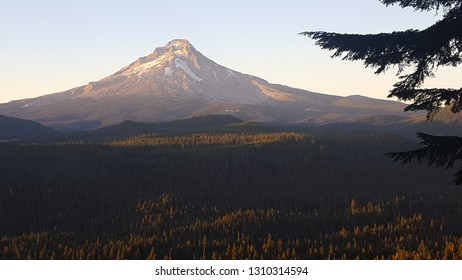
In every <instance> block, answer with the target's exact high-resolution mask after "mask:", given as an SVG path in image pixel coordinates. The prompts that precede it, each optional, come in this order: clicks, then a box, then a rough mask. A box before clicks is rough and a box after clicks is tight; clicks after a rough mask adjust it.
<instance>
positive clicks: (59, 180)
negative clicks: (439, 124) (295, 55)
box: [0, 132, 462, 259]
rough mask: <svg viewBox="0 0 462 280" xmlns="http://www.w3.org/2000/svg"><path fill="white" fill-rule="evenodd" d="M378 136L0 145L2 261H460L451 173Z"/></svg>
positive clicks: (461, 232) (461, 206)
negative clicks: (402, 158)
mask: <svg viewBox="0 0 462 280" xmlns="http://www.w3.org/2000/svg"><path fill="white" fill-rule="evenodd" d="M415 146H416V144H415V143H413V142H411V141H409V140H406V139H404V138H402V137H399V136H395V135H392V134H384V133H376V132H374V133H370V132H335V133H328V132H316V133H284V132H277V133H249V132H247V133H245V134H242V133H223V132H220V133H218V132H217V133H212V132H210V133H207V134H204V133H203V134H200V133H199V134H183V135H179V136H173V135H169V136H166V135H155V134H143V135H139V136H135V137H132V138H127V139H119V140H114V141H107V142H98V143H95V142H64V143H54V144H43V143H41V144H33V143H32V144H31V143H28V144H27V143H3V144H0V258H2V259H462V237H461V236H462V223H461V222H460V221H461V220H462V189H461V188H460V187H458V186H455V185H453V184H452V182H451V179H452V175H451V174H452V173H451V172H453V171H454V170H449V171H445V170H443V169H436V168H427V167H425V166H422V165H418V164H409V165H401V164H399V163H395V162H393V160H392V159H390V158H389V157H387V156H385V153H387V152H390V151H400V150H404V149H409V148H414V147H415Z"/></svg>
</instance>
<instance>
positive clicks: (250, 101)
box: [0, 40, 404, 130]
mask: <svg viewBox="0 0 462 280" xmlns="http://www.w3.org/2000/svg"><path fill="white" fill-rule="evenodd" d="M307 78H309V77H307ZM403 107H404V106H403V104H401V103H398V102H393V101H384V100H376V99H371V98H366V97H362V96H352V97H339V96H333V95H325V94H319V93H313V92H309V91H306V90H300V89H295V88H290V87H287V86H282V85H274V84H270V83H268V82H267V81H265V80H263V79H261V78H258V77H255V76H251V75H246V74H242V73H240V72H237V71H235V70H232V69H229V68H226V67H224V66H221V65H219V64H217V63H215V62H213V61H212V60H210V59H208V58H207V57H205V56H204V55H202V54H201V53H200V52H199V51H197V50H196V49H195V48H194V47H193V46H192V45H191V44H190V43H189V42H188V41H187V40H173V41H171V42H169V43H168V44H167V45H165V46H164V47H159V48H156V49H155V51H154V52H153V53H151V54H150V55H148V56H145V57H141V58H139V59H138V60H136V61H135V62H133V63H132V64H130V65H128V66H127V67H124V68H122V69H120V70H119V71H117V72H116V73H114V74H113V75H110V76H108V77H106V78H103V79H101V80H99V81H97V82H90V83H89V84H87V85H85V86H81V87H77V88H74V89H71V90H67V91H64V92H60V93H54V94H49V95H44V96H41V97H37V98H31V99H24V100H18V101H12V102H9V103H6V104H0V114H5V115H9V116H15V117H21V118H25V119H31V120H35V121H38V122H40V123H42V124H44V125H47V126H51V127H54V128H58V129H67V130H81V129H93V128H98V127H101V126H106V125H110V124H115V123H119V122H122V121H125V120H135V121H144V122H156V121H168V120H173V119H177V118H184V117H189V116H192V115H198V114H231V115H234V116H236V117H238V118H241V119H244V120H254V121H273V122H313V121H332V120H335V119H338V118H353V117H358V116H367V115H371V114H392V113H394V114H401V113H402V108H403Z"/></svg>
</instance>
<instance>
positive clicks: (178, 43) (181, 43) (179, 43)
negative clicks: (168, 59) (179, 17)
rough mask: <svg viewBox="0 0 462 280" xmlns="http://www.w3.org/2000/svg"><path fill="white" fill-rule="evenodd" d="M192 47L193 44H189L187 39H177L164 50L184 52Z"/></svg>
mask: <svg viewBox="0 0 462 280" xmlns="http://www.w3.org/2000/svg"><path fill="white" fill-rule="evenodd" d="M191 47H192V45H191V43H189V41H188V40H186V39H175V40H172V41H170V42H168V43H167V45H165V47H164V48H172V49H174V50H184V49H190V48H191Z"/></svg>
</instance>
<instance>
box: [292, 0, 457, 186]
mask: <svg viewBox="0 0 462 280" xmlns="http://www.w3.org/2000/svg"><path fill="white" fill-rule="evenodd" d="M381 2H382V3H383V4H385V5H387V6H388V5H394V4H398V5H400V6H401V7H403V8H405V7H411V8H414V9H415V10H416V11H426V10H427V11H428V10H440V11H443V18H442V19H441V20H439V21H437V22H436V23H435V24H433V25H432V26H430V27H428V28H427V29H425V30H406V31H399V32H392V33H380V34H366V35H360V34H339V33H331V32H323V31H316V32H303V33H301V35H306V36H308V37H310V38H312V39H314V40H315V41H316V44H317V45H319V46H320V47H321V48H323V49H327V50H331V51H334V54H333V55H332V57H341V58H342V59H344V60H351V61H355V60H363V61H364V65H365V66H366V67H371V68H373V69H375V73H376V74H380V73H383V72H385V71H386V70H387V69H389V68H390V67H391V66H394V67H397V69H398V73H397V75H398V76H399V81H398V82H397V83H396V84H394V87H393V89H392V90H391V91H390V94H389V95H388V97H396V98H398V99H399V100H403V101H412V103H411V104H410V105H408V106H407V107H406V108H405V111H418V110H426V111H427V118H428V119H432V118H433V117H434V116H435V115H436V114H437V113H438V112H439V110H440V109H441V108H443V107H448V108H450V110H451V111H452V112H453V113H459V112H460V110H461V109H462V88H460V89H449V88H422V85H423V82H424V81H425V79H426V78H428V77H433V76H434V73H435V71H436V69H437V68H438V67H444V66H453V67H456V66H458V65H459V64H460V63H462V1H460V0H381ZM408 69H412V70H413V71H412V70H411V71H410V73H409V74H403V73H404V70H408ZM419 136H420V137H421V139H422V143H421V145H422V146H423V147H422V148H421V149H418V150H414V151H409V152H399V153H389V155H390V156H392V157H393V158H394V159H395V160H398V161H402V162H408V161H411V160H413V159H416V160H418V161H419V162H422V161H427V163H428V165H435V166H446V167H452V166H453V165H454V163H455V162H456V161H458V160H461V159H462V138H460V137H436V136H432V135H426V134H419ZM455 177H456V178H455V180H454V182H455V183H456V184H459V185H460V184H462V168H460V170H459V171H458V172H457V174H456V176H455Z"/></svg>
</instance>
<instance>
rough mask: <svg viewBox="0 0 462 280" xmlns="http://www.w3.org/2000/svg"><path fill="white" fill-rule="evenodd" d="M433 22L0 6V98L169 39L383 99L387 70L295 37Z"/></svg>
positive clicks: (188, 4)
mask: <svg viewBox="0 0 462 280" xmlns="http://www.w3.org/2000/svg"><path fill="white" fill-rule="evenodd" d="M439 18H440V15H438V14H437V13H436V12H435V11H431V12H425V13H421V12H414V11H413V10H412V9H401V8H399V7H386V6H384V5H382V4H381V3H380V2H379V1H375V0H350V1H343V0H323V1H314V0H309V1H295V0H287V1H272V0H265V1H263V0H255V1H241V0H234V1H212V0H197V1H189V0H188V1H186V0H178V1H142V0H131V1H118V0H114V1H103V0H98V1H94V0H92V1H90V0H80V1H58V0H43V1H33V0H17V1H7V0H0V27H1V29H2V36H1V37H0V43H1V44H0V45H1V47H0V50H1V51H0V76H1V79H0V102H7V101H10V100H14V99H23V98H28V97H34V96H39V95H44V94H48V93H53V92H59V91H63V90H67V89H70V88H73V87H77V86H81V85H84V84H87V83H88V82H90V81H96V80H99V79H101V78H102V77H106V76H108V75H110V74H112V73H114V72H115V71H117V70H119V69H120V68H122V67H124V66H125V65H128V64H129V63H130V62H132V61H134V60H136V59H137V58H138V57H140V56H143V55H146V54H147V53H151V52H152V51H153V50H154V49H155V48H156V47H158V46H163V45H165V43H166V42H168V41H170V40H172V39H176V38H185V39H188V40H189V41H190V42H191V43H192V44H193V45H194V46H195V47H196V48H197V49H199V50H200V51H201V52H202V53H203V54H204V55H206V56H207V57H209V58H211V59H213V60H214V61H216V62H217V63H220V64H222V65H226V66H227V67H230V68H232V69H235V70H238V71H240V72H243V73H247V74H252V75H255V76H259V77H262V78H264V79H267V80H268V81H269V82H272V83H280V84H285V85H288V86H292V87H298V88H302V89H307V90H311V91H317V92H322V93H329V94H337V95H351V94H361V95H365V96H370V97H375V98H386V95H387V92H388V90H389V89H391V87H392V85H393V83H394V82H396V77H395V72H396V71H394V70H393V69H392V70H390V71H389V72H388V74H386V75H380V76H376V75H374V74H373V71H372V70H371V69H365V68H364V66H363V65H362V64H361V63H360V62H357V63H352V62H346V61H341V60H338V59H334V60H332V59H330V55H331V53H329V52H327V51H323V50H321V49H320V48H319V47H317V46H315V45H314V44H313V41H311V40H310V39H308V38H306V37H303V36H299V35H297V34H298V33H299V32H302V31H316V30H326V31H335V32H342V33H379V32H391V31H394V30H405V29H423V28H426V27H428V26H430V25H431V24H433V23H434V22H435V21H436V20H438V19H439ZM461 74H462V71H461V70H460V69H441V70H439V71H438V72H437V79H435V80H433V81H430V82H429V83H428V86H438V87H440V86H442V87H457V88H458V87H460V85H458V83H457V82H458V81H459V80H460V79H459V77H460V76H461Z"/></svg>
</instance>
